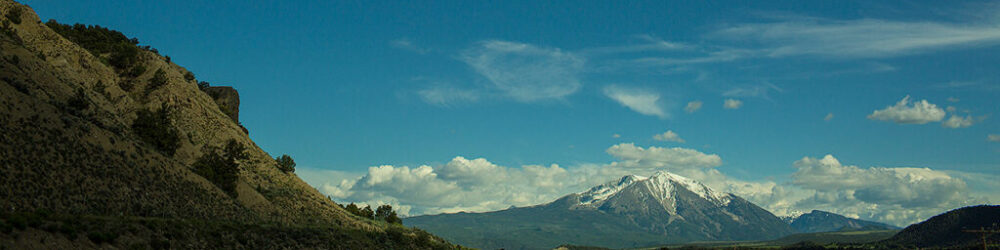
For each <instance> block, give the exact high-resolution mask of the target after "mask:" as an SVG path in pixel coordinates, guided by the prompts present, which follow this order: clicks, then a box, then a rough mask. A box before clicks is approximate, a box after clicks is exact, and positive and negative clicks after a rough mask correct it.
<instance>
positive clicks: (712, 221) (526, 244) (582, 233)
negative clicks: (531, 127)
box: [404, 172, 795, 249]
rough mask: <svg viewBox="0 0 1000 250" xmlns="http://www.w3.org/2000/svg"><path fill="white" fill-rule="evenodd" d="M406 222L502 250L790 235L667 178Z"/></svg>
mask: <svg viewBox="0 0 1000 250" xmlns="http://www.w3.org/2000/svg"><path fill="white" fill-rule="evenodd" d="M404 223H406V224H407V225H409V226H415V227H419V228H422V229H424V230H427V231H429V232H431V233H434V234H437V235H440V236H442V237H444V238H447V239H449V240H452V241H454V242H455V243H458V244H462V245H466V246H472V247H480V248H505V249H541V248H553V247H556V246H559V245H562V244H567V243H569V244H577V245H587V246H601V247H614V248H622V247H640V246H650V245H658V244H668V243H680V242H691V241H727V240H761V239H775V238H779V237H781V236H785V235H789V234H792V233H794V232H795V230H794V229H793V228H792V227H791V226H790V225H789V224H788V223H786V222H784V221H782V220H781V219H780V218H778V217H776V216H774V215H773V214H771V213H770V212H768V211H767V210H764V209H763V208H761V207H759V206H757V205H754V204H753V203H750V202H749V201H746V200H745V199H743V198H740V197H739V196H736V195H733V194H728V193H720V192H716V191H714V190H711V189H710V188H708V187H707V186H705V185H703V184H701V183H698V182H696V181H694V180H691V179H688V178H685V177H682V176H679V175H676V174H672V173H669V172H658V173H656V174H654V175H653V176H650V177H642V176H635V175H628V176H624V177H622V178H621V179H619V180H616V181H612V182H608V183H606V184H602V185H598V186H596V187H593V188H591V189H590V190H587V191H585V192H581V193H574V194H570V195H566V196H564V197H562V198H559V199H557V200H555V201H553V202H551V203H548V204H543V205H538V206H532V207H523V208H511V209H507V210H502V211H496V212H487V213H457V214H441V215H429V216H418V217H412V218H407V219H406V220H404Z"/></svg>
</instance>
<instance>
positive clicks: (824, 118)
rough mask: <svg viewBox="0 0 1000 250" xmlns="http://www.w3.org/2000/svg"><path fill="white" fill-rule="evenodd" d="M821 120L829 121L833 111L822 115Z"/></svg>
mask: <svg viewBox="0 0 1000 250" xmlns="http://www.w3.org/2000/svg"><path fill="white" fill-rule="evenodd" d="M823 120H824V121H830V120H833V113H827V114H826V116H825V117H823Z"/></svg>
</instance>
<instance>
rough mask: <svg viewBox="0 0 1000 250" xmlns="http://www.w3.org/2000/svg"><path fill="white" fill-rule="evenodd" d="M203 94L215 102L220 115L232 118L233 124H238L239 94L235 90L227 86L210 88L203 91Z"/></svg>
mask: <svg viewBox="0 0 1000 250" xmlns="http://www.w3.org/2000/svg"><path fill="white" fill-rule="evenodd" d="M205 93H208V95H209V96H211V97H212V99H213V100H215V103H216V104H218V105H219V109H220V110H222V113H225V114H226V116H229V118H232V119H233V121H234V122H236V123H239V122H240V93H239V92H237V91H236V89H234V88H233V87H229V86H212V87H208V88H207V89H205Z"/></svg>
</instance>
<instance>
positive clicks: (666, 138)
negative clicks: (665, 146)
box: [653, 130, 684, 143]
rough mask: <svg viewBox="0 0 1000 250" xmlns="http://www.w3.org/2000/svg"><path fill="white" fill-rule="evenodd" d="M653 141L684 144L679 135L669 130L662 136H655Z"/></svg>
mask: <svg viewBox="0 0 1000 250" xmlns="http://www.w3.org/2000/svg"><path fill="white" fill-rule="evenodd" d="M653 140H657V141H672V142H680V143H683V142H684V139H682V138H681V136H679V135H677V133H674V131H673V130H667V132H663V133H662V134H656V135H654V136H653Z"/></svg>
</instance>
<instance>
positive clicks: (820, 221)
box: [791, 210, 899, 233]
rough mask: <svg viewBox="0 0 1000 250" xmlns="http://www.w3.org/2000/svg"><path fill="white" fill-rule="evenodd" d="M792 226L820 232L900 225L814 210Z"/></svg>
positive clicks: (797, 219) (806, 231)
mask: <svg viewBox="0 0 1000 250" xmlns="http://www.w3.org/2000/svg"><path fill="white" fill-rule="evenodd" d="M791 226H792V228H794V229H795V230H796V231H798V232H802V233H818V232H833V231H850V230H892V229H899V228H898V227H894V226H890V225H887V224H885V223H879V222H874V221H866V220H859V219H851V218H847V217H844V216H843V215H839V214H835V213H831V212H826V211H820V210H813V211H812V212H809V213H806V214H802V215H800V216H798V217H797V218H795V219H794V220H792V222H791Z"/></svg>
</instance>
